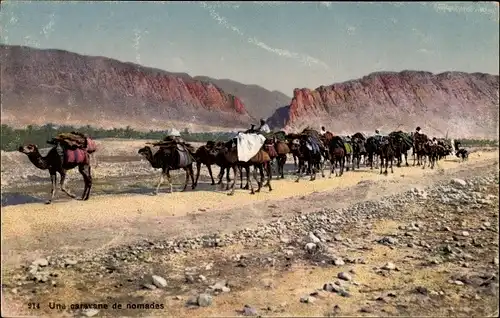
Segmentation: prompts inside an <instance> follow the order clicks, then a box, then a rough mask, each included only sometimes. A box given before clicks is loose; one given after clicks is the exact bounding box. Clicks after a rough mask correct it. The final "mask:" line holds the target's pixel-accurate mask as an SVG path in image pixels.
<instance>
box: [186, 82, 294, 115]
mask: <svg viewBox="0 0 500 318" xmlns="http://www.w3.org/2000/svg"><path fill="white" fill-rule="evenodd" d="M194 79H196V80H201V81H207V82H210V83H212V84H214V85H216V86H218V87H220V88H222V89H223V90H224V91H225V92H228V93H230V94H233V95H234V96H238V97H239V98H240V99H241V100H242V101H243V103H244V104H245V108H246V110H247V111H248V114H250V116H252V117H253V118H255V119H256V120H257V121H258V120H259V119H260V118H268V117H270V116H271V115H272V114H273V113H274V111H275V110H276V109H277V108H278V107H281V106H283V105H288V104H289V103H290V97H289V96H287V95H285V94H283V93H281V92H278V91H269V90H267V89H265V88H264V87H262V86H259V85H250V84H242V83H239V82H235V81H233V80H230V79H214V78H210V77H206V76H195V77H194Z"/></svg>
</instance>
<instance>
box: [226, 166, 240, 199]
mask: <svg viewBox="0 0 500 318" xmlns="http://www.w3.org/2000/svg"><path fill="white" fill-rule="evenodd" d="M237 170H238V168H237V167H236V165H234V166H233V173H234V178H233V183H231V192H230V193H228V194H227V195H233V194H234V185H235V183H236V178H237V176H238V172H237ZM227 178H228V182H227V185H228V186H229V168H228V171H227Z"/></svg>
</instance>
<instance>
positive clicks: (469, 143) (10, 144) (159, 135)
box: [0, 124, 498, 151]
mask: <svg viewBox="0 0 500 318" xmlns="http://www.w3.org/2000/svg"><path fill="white" fill-rule="evenodd" d="M74 130H75V131H80V132H83V133H86V134H88V135H89V136H91V137H92V138H94V139H100V138H124V139H153V140H161V139H163V137H165V134H166V131H153V130H150V131H149V132H141V131H136V130H134V129H132V128H130V127H127V128H114V129H101V128H94V127H91V126H84V127H79V128H77V127H73V126H56V125H54V124H46V125H44V126H41V127H40V126H31V125H30V126H27V127H26V128H23V129H14V128H12V127H10V126H7V125H2V127H1V147H0V149H2V150H4V151H12V150H16V149H17V148H18V147H19V146H20V145H23V144H28V143H32V144H36V145H38V146H39V147H45V146H48V145H47V140H50V139H51V138H52V137H55V136H56V135H57V134H59V133H61V132H69V131H74ZM232 135H233V133H231V132H206V133H190V132H189V131H188V129H187V128H186V129H184V130H183V131H182V132H181V137H182V138H183V139H184V140H186V141H188V142H207V141H209V140H223V141H225V140H229V139H230V138H231V137H232ZM460 142H461V144H462V147H498V140H482V139H460Z"/></svg>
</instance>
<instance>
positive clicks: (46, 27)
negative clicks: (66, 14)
mask: <svg viewBox="0 0 500 318" xmlns="http://www.w3.org/2000/svg"><path fill="white" fill-rule="evenodd" d="M55 20H56V15H55V13H54V12H52V13H51V14H50V18H49V22H48V23H47V24H46V25H44V26H43V28H42V31H41V33H42V34H43V35H44V36H45V38H46V39H48V38H49V36H50V34H51V33H52V32H53V31H54V25H55V24H56V21H55Z"/></svg>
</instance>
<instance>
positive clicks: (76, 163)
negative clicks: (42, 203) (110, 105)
mask: <svg viewBox="0 0 500 318" xmlns="http://www.w3.org/2000/svg"><path fill="white" fill-rule="evenodd" d="M18 150H19V152H22V153H24V154H25V155H27V156H28V159H29V160H30V161H31V163H33V164H34V165H35V167H37V168H38V169H42V170H49V173H50V181H51V182H52V189H51V191H50V199H49V200H48V201H47V202H46V204H50V203H52V201H53V200H54V196H55V194H56V184H57V173H59V175H60V176H61V182H60V188H61V191H62V192H64V193H66V194H67V195H68V196H69V197H70V198H73V199H75V198H76V196H75V195H74V194H73V193H71V192H70V191H69V190H68V189H66V187H65V182H66V172H67V171H68V170H71V169H73V168H76V167H78V171H79V172H80V174H81V175H82V176H83V182H84V183H85V188H84V190H83V194H82V197H81V199H80V200H83V201H86V200H88V199H89V196H90V189H91V188H92V174H91V168H90V159H89V153H88V152H87V151H86V150H84V149H74V150H69V149H66V150H65V149H64V148H63V147H62V146H61V145H60V144H57V145H56V146H55V147H52V148H51V149H50V150H49V152H48V153H47V155H46V156H45V157H43V156H42V155H41V154H40V152H39V151H38V147H37V146H36V145H34V144H29V145H26V146H19V148H18ZM65 152H66V153H65ZM68 155H70V156H72V158H73V160H70V159H68Z"/></svg>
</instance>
